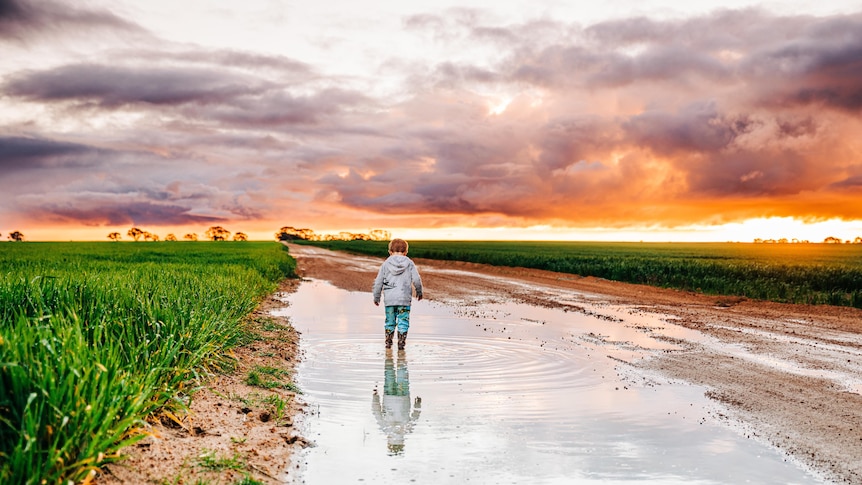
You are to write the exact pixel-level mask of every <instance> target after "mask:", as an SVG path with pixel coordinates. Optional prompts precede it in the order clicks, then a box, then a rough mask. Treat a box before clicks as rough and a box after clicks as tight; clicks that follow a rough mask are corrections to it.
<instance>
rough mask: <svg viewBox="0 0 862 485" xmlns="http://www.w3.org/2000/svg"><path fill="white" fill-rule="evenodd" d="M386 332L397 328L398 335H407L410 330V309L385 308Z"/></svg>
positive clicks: (402, 307)
mask: <svg viewBox="0 0 862 485" xmlns="http://www.w3.org/2000/svg"><path fill="white" fill-rule="evenodd" d="M385 326H386V331H387V332H392V331H394V330H395V328H396V327H397V328H398V333H407V329H408V328H410V307H409V306H402V305H396V306H388V307H386V324H385Z"/></svg>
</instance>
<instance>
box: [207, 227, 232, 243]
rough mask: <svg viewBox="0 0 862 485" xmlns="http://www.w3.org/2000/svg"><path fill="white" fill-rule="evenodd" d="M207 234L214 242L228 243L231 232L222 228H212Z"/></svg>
mask: <svg viewBox="0 0 862 485" xmlns="http://www.w3.org/2000/svg"><path fill="white" fill-rule="evenodd" d="M205 234H206V236H207V238H208V239H210V240H212V241H226V240H227V238H229V237H230V231H228V230H227V229H225V228H223V227H221V226H212V227H210V228H209V229H207V232H206V233H205Z"/></svg>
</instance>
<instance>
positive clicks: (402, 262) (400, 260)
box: [385, 254, 410, 275]
mask: <svg viewBox="0 0 862 485" xmlns="http://www.w3.org/2000/svg"><path fill="white" fill-rule="evenodd" d="M385 264H386V266H387V269H388V270H389V271H390V272H391V273H392V274H394V275H400V274H402V273H404V272H405V271H407V268H408V267H409V266H410V258H408V257H407V256H402V255H400V254H396V255H394V256H389V258H388V259H387V260H386V263H385Z"/></svg>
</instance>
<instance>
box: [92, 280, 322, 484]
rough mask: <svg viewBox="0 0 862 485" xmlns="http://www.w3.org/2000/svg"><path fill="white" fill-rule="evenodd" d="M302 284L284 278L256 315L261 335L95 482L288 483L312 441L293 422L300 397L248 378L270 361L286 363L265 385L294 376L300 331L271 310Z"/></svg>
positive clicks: (153, 425) (276, 364) (279, 365)
mask: <svg viewBox="0 0 862 485" xmlns="http://www.w3.org/2000/svg"><path fill="white" fill-rule="evenodd" d="M298 285H299V281H298V280H285V281H283V282H282V283H281V285H280V287H279V289H278V293H276V294H275V295H272V296H271V297H270V298H267V299H266V300H265V301H263V302H262V303H261V304H260V306H259V307H258V308H257V310H256V311H255V312H254V313H253V314H252V315H251V317H250V322H249V324H250V327H251V328H250V329H251V330H252V331H253V333H255V334H257V335H258V336H259V337H258V338H257V339H256V340H255V341H254V342H252V343H251V344H249V345H246V346H244V347H241V348H238V349H236V350H235V351H234V354H233V358H234V359H235V368H234V369H232V370H231V371H230V372H226V373H217V374H215V375H213V376H210V377H207V378H203V379H202V381H201V382H200V383H199V384H200V385H201V388H200V389H199V390H198V391H196V392H194V393H193V395H192V399H191V402H190V405H189V406H188V410H187V411H186V412H182V413H179V414H173V413H169V412H165V413H163V414H162V415H161V416H158V417H155V418H153V421H154V422H153V423H151V429H149V430H148V431H149V432H150V433H151V435H150V436H148V437H147V438H146V439H144V440H142V441H140V442H138V443H137V444H135V445H133V446H131V447H130V448H127V449H125V450H123V453H125V454H127V455H128V458H126V459H125V460H123V461H120V462H118V463H115V464H112V465H109V466H107V467H104V468H103V470H102V473H101V474H100V476H99V477H98V478H97V479H96V483H100V484H109V485H114V484H118V483H128V484H160V485H162V484H164V485H168V484H176V485H181V484H188V485H191V484H195V483H211V484H233V483H238V482H239V481H240V480H242V479H243V478H244V477H246V476H248V477H250V478H252V479H253V480H256V481H258V482H261V483H267V484H277V483H284V481H285V477H287V476H288V474H289V473H292V472H293V469H292V468H291V461H290V457H291V453H292V451H293V450H294V449H295V448H296V447H301V446H306V445H307V442H306V441H305V439H303V438H302V437H301V436H299V435H298V434H297V433H296V432H295V431H294V429H293V417H294V415H295V414H296V412H297V410H298V409H299V407H300V406H301V404H299V403H298V401H297V399H296V395H295V393H294V392H292V391H290V390H289V389H287V388H285V387H283V386H280V387H273V388H271V389H267V388H266V387H269V386H264V387H261V386H251V385H249V384H247V383H246V379H247V377H248V376H249V373H250V372H251V371H255V370H257V371H260V370H261V368H268V369H279V370H278V371H273V370H270V373H269V374H266V373H264V374H260V375H261V376H262V377H263V378H264V384H266V383H273V384H272V385H276V384H277V383H282V384H286V383H289V382H290V375H291V373H292V371H293V367H294V363H295V362H296V359H297V356H298V350H297V343H298V339H299V336H298V334H297V332H295V331H294V330H293V328H292V327H291V326H290V323H289V322H288V320H287V318H279V317H274V316H272V314H271V313H270V311H271V310H273V309H275V308H283V307H284V305H285V304H284V302H283V301H282V300H280V299H278V297H280V296H283V294H285V293H289V292H293V291H295V290H296V287H298ZM294 468H295V465H294Z"/></svg>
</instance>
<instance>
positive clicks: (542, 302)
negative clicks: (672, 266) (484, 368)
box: [288, 244, 862, 484]
mask: <svg viewBox="0 0 862 485" xmlns="http://www.w3.org/2000/svg"><path fill="white" fill-rule="evenodd" d="M288 248H289V250H290V253H291V255H293V256H294V257H295V258H297V261H298V266H299V270H300V274H301V275H302V276H303V277H305V278H315V279H320V280H326V281H329V282H331V283H332V284H334V285H335V286H338V287H340V288H343V289H347V290H352V291H370V282H371V281H373V279H374V276H375V275H376V272H377V268H378V267H379V264H380V263H381V261H382V259H379V258H369V257H365V256H354V255H349V254H346V253H338V252H331V251H326V250H322V249H318V248H313V247H308V246H299V245H293V244H290V245H288ZM415 261H416V263H417V265H418V267H419V269H420V271H421V272H422V277H423V282H424V284H425V287H426V293H425V295H426V297H427V298H429V299H432V300H435V299H436V300H441V301H445V302H447V303H452V304H463V305H469V304H473V303H476V302H480V301H481V302H493V301H517V302H523V303H528V304H532V305H537V306H545V307H559V308H565V309H567V310H569V311H581V310H583V309H582V308H581V307H579V306H578V305H577V304H573V303H572V301H577V299H578V298H582V299H583V301H587V299H589V300H590V301H593V302H594V301H595V297H596V295H600V296H601V299H602V300H604V301H607V302H608V303H611V304H623V305H634V306H635V307H636V308H637V310H638V311H639V312H645V313H654V314H659V315H664V317H663V318H665V320H666V321H667V323H668V325H680V326H683V327H686V328H689V329H694V330H697V331H698V332H700V335H701V336H702V337H703V338H698V339H696V341H695V340H691V341H688V340H685V341H680V342H676V343H678V344H679V345H680V346H681V348H682V350H679V351H671V352H662V353H655V354H653V355H652V356H651V357H650V358H648V359H645V360H642V361H639V362H633V363H629V364H626V363H621V364H620V365H621V366H626V365H631V366H634V367H636V368H637V369H641V370H643V371H648V372H658V373H660V374H661V375H664V376H666V377H667V378H669V379H674V380H683V381H686V382H690V383H693V384H698V385H703V386H705V387H706V388H707V389H709V390H708V391H707V395H708V396H709V397H711V398H712V399H715V400H717V401H720V402H721V403H723V405H724V406H725V408H726V409H728V410H729V413H728V415H726V416H722V417H723V419H726V420H727V421H728V424H729V425H732V426H739V427H740V429H742V430H744V431H743V432H745V433H746V434H747V435H749V436H751V437H752V438H753V439H759V440H762V441H765V442H768V443H771V444H773V445H775V446H776V447H778V448H779V449H781V450H783V451H784V452H786V453H787V454H789V455H790V456H792V457H793V458H795V459H797V460H798V461H800V462H801V463H803V464H805V465H806V466H808V467H810V468H812V469H813V470H816V471H817V472H818V473H819V474H821V475H822V476H824V477H826V478H827V479H828V480H830V481H833V482H836V483H860V484H862V311H860V310H856V309H850V308H840V307H828V306H807V305H786V304H777V303H769V302H759V301H751V300H746V299H743V298H732V297H716V296H705V295H700V294H695V293H688V292H680V291H675V290H665V289H659V288H652V287H647V286H640V285H631V284H625V283H617V282H612V281H607V280H602V279H597V278H591V277H587V278H582V277H578V276H575V275H567V274H560V273H553V272H548V271H539V270H529V269H523V268H504V267H492V266H487V265H478V264H472V263H459V262H444V261H433V260H422V259H417V260H415ZM561 294H565V295H566V298H565V303H561V298H560V295H561ZM369 298H370V296H369Z"/></svg>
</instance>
